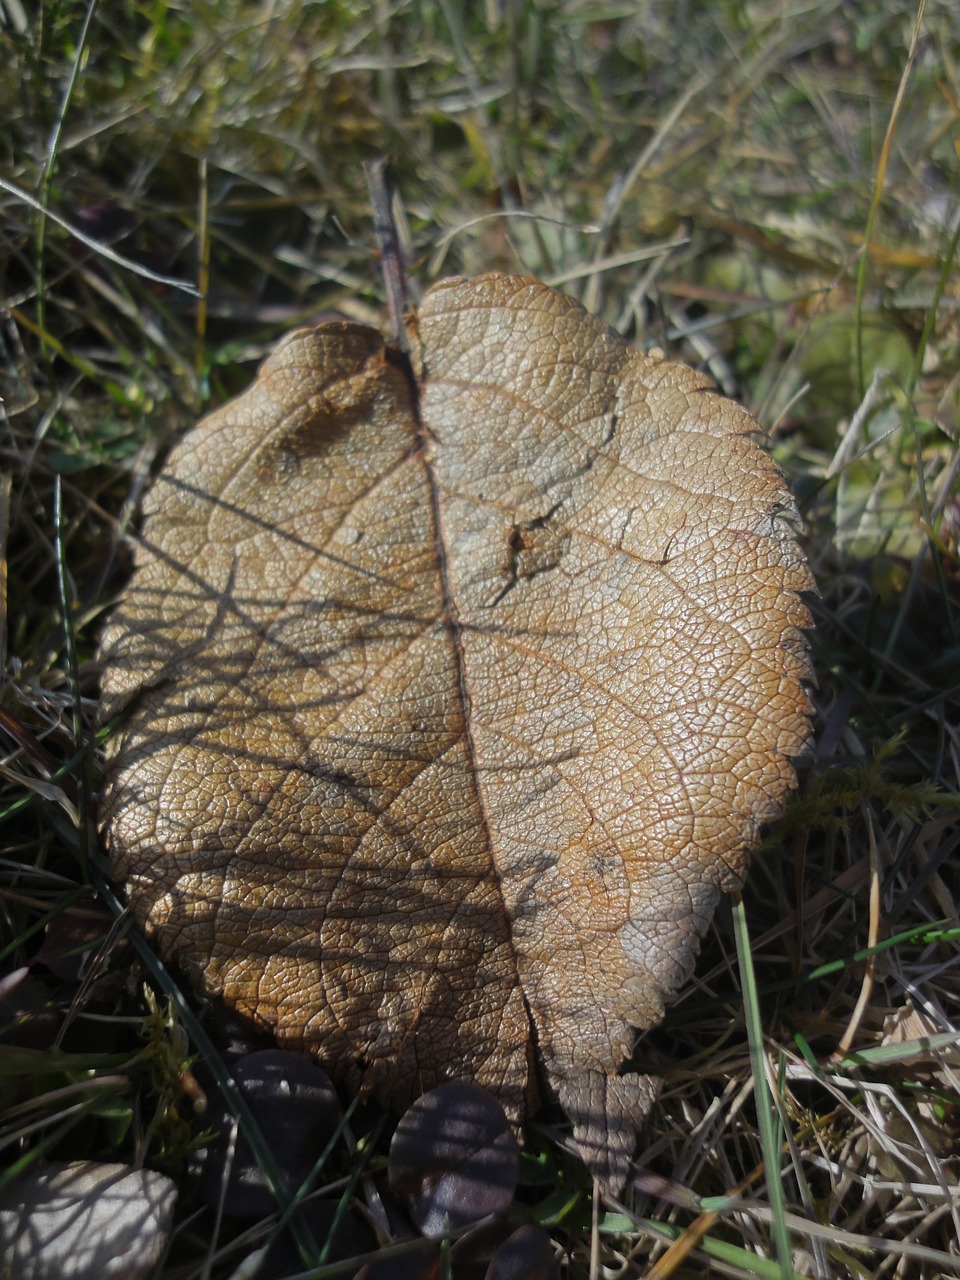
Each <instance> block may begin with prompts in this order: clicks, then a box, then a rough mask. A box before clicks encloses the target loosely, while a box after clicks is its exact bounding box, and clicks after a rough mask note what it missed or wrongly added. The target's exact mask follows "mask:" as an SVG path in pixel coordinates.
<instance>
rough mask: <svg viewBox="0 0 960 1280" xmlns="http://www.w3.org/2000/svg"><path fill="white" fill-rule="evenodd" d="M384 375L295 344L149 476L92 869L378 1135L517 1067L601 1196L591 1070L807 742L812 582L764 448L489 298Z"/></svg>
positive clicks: (558, 328)
mask: <svg viewBox="0 0 960 1280" xmlns="http://www.w3.org/2000/svg"><path fill="white" fill-rule="evenodd" d="M409 336H410V342H411V347H412V357H411V363H412V371H411V369H410V367H409V366H408V364H407V363H406V361H405V359H404V357H403V356H402V355H401V354H400V353H399V351H396V350H394V349H392V348H391V347H390V346H389V345H385V344H384V340H383V339H382V338H381V336H380V335H379V334H377V333H376V332H374V331H373V330H371V329H368V328H364V327H360V326H357V325H353V324H338V323H335V324H325V325H320V326H319V327H317V328H314V329H303V330H299V331H297V332H295V333H292V334H290V335H289V336H288V337H287V338H286V339H285V340H284V341H282V342H281V343H280V345H279V346H278V347H277V349H276V351H275V352H274V354H273V355H272V356H271V357H270V358H269V359H268V360H267V361H266V362H265V364H264V365H263V367H262V369H261V371H260V375H259V377H258V379H257V381H256V383H255V385H254V386H253V387H252V388H251V389H250V390H249V391H248V392H247V393H246V394H245V395H243V396H241V397H240V398H239V399H237V400H235V401H234V402H232V403H230V404H228V405H226V406H225V407H224V408H223V409H221V410H219V411H218V412H217V413H214V414H213V415H211V416H210V417H208V418H207V419H206V420H205V421H203V422H202V423H200V425H199V426H198V427H197V428H196V429H195V430H194V431H193V432H191V433H190V434H189V435H188V436H187V437H186V438H185V440H184V441H183V442H182V444H181V445H180V446H179V447H178V448H177V449H176V450H175V451H174V453H173V454H172V456H171V457H170V459H169V462H168V464H167V466H166V469H165V470H164V471H163V473H162V474H161V476H160V478H159V480H158V482H157V483H156V485H155V486H154V488H153V490H152V492H151V493H150V495H149V498H148V501H147V504H146V521H145V526H144V532H143V540H142V546H141V548H140V551H139V559H138V567H137V571H136V574H135V576H134V579H133V581H132V584H131V586H130V589H129V591H128V593H127V595H126V598H125V600H124V602H123V604H122V605H121V607H120V608H119V610H118V611H117V613H116V614H115V615H114V617H113V618H112V620H111V622H110V625H109V626H108V628H107V630H106V633H105V635H104V638H103V644H102V659H103V667H104V674H103V708H104V716H105V717H106V718H108V719H109V718H112V717H114V716H116V715H118V713H120V712H121V711H123V712H125V716H124V717H123V723H122V727H121V729H120V730H119V732H117V733H116V734H115V735H114V736H113V738H112V740H111V742H110V744H109V748H108V758H107V781H106V788H105V795H104V802H103V809H102V822H103V828H104V830H105V834H106V840H107V843H108V846H109V849H110V851H111V854H112V856H113V859H114V862H115V866H116V868H117V871H118V873H119V875H120V876H122V877H123V878H124V879H125V880H126V882H127V886H128V893H129V898H130V901H131V903H132V906H133V909H134V911H135V913H136V916H137V918H138V919H139V921H140V922H141V923H142V924H143V925H144V926H145V927H146V929H147V930H148V932H149V933H150V934H151V935H153V936H154V937H155V938H156V940H157V942H158V944H159V946H160V948H161V949H162V951H163V952H164V953H165V954H166V955H167V956H173V957H176V958H177V959H178V960H179V962H180V963H181V965H183V966H185V967H186V969H187V970H188V971H189V972H190V973H191V974H192V976H193V977H194V978H195V980H196V981H197V982H198V983H199V985H200V986H201V987H202V988H203V990H205V991H207V992H210V993H219V994H222V995H223V996H224V997H225V999H226V1000H227V1002H228V1003H229V1004H231V1005H233V1006H235V1007H236V1008H237V1009H239V1010H240V1011H241V1012H242V1013H244V1014H247V1015H249V1016H251V1017H252V1018H254V1019H255V1020H256V1021H258V1022H259V1023H260V1024H262V1025H264V1026H266V1027H267V1028H269V1029H271V1030H273V1031H274V1032H275V1033H276V1035H277V1037H278V1039H279V1041H280V1042H281V1044H283V1045H284V1046H286V1047H291V1048H307V1049H309V1050H312V1051H314V1052H316V1053H317V1054H318V1055H319V1057H320V1059H321V1061H322V1062H323V1063H324V1065H325V1066H326V1067H327V1068H328V1070H330V1071H331V1072H333V1073H334V1074H335V1075H337V1076H339V1077H340V1078H342V1079H343V1078H345V1079H346V1080H347V1081H348V1082H349V1083H350V1084H351V1085H352V1086H355V1087H356V1086H362V1087H364V1088H365V1089H367V1090H370V1091H373V1092H374V1093H376V1094H377V1095H379V1096H380V1097H381V1098H382V1099H383V1100H384V1101H386V1102H389V1103H392V1104H394V1105H396V1106H397V1107H398V1108H399V1107H403V1106H405V1105H407V1104H408V1103H409V1101H410V1100H411V1099H412V1098H413V1097H414V1096H416V1095H417V1094H418V1093H420V1092H422V1091H423V1090H425V1089H428V1088H430V1087H432V1086H433V1085H435V1084H437V1083H439V1082H441V1081H443V1080H447V1079H459V1080H465V1081H475V1082H477V1083H479V1084H481V1085H483V1086H485V1087H487V1088H489V1089H491V1090H492V1091H494V1092H495V1093H496V1094H497V1095H498V1096H499V1098H500V1099H501V1101H502V1102H503V1104H504V1105H505V1107H506V1109H507V1111H508V1113H509V1114H511V1115H512V1116H513V1117H515V1118H517V1117H519V1116H520V1115H521V1113H522V1112H523V1109H524V1107H525V1105H528V1104H530V1103H531V1102H532V1101H533V1100H534V1098H535V1097H536V1093H537V1089H536V1080H537V1069H536V1066H535V1063H536V1061H537V1060H538V1059H539V1062H540V1064H541V1066H542V1072H543V1078H544V1079H545V1081H546V1084H547V1087H548V1088H549V1090H550V1091H551V1092H552V1093H553V1094H554V1095H555V1096H556V1097H557V1098H558V1099H559V1101H560V1103H561V1104H562V1106H563V1107H564V1108H565V1110H566V1112H567V1114H568V1115H569V1116H570V1118H571V1120H572V1121H573V1124H574V1132H575V1135H576V1137H577V1139H578V1141H579V1143H580V1145H581V1148H582V1149H583V1151H584V1154H585V1156H586V1158H587V1160H588V1161H589V1162H590V1164H591V1166H592V1168H593V1169H594V1171H595V1172H597V1173H598V1174H599V1175H600V1176H601V1177H603V1178H605V1179H606V1180H607V1181H608V1182H609V1183H610V1184H611V1185H613V1186H616V1185H618V1184H619V1183H620V1182H621V1181H622V1179H623V1177H624V1176H625V1173H626V1169H627V1162H628V1159H629V1155H630V1153H631V1151H632V1147H633V1144H634V1141H635V1137H636V1131H637V1126H638V1124H639V1122H640V1120H641V1118H642V1116H643V1115H644V1113H645V1112H646V1111H647V1110H648V1109H649V1106H650V1104H651V1102H652V1099H653V1097H654V1096H655V1090H656V1086H655V1083H654V1082H653V1081H651V1080H650V1079H649V1078H646V1077H642V1076H637V1075H631V1074H625V1075H619V1074H618V1069H619V1068H620V1067H621V1064H622V1063H623V1061H624V1059H625V1058H626V1057H627V1056H628V1055H629V1053H630V1051H631V1047H632V1044H633V1040H634V1032H633V1028H635V1027H640V1028H643V1027H649V1026H651V1025H652V1024H654V1023H656V1022H657V1021H658V1020H659V1018H660V1017H661V1016H662V1012H663V1003H664V1000H665V999H667V998H669V996H670V995H671V994H673V993H674V992H675V991H676V990H677V988H678V987H679V985H680V984H681V983H682V982H683V981H684V979H685V977H686V976H687V974H688V972H689V970H690V968H691V966H692V963H693V960H694V957H695V954H696V949H697V945H698V939H699V936H700V935H701V934H702V932H703V930H704V929H705V928H706V926H707V923H708V921H709V919H710V917H711V914H712V912H713V910H714V907H715V905H716V903H717V900H718V898H719V895H720V894H721V892H723V891H725V890H729V889H732V888H734V887H736V886H739V884H740V883H741V881H742V878H743V875H744V871H745V864H746V855H747V852H748V851H749V849H750V848H751V847H752V846H753V845H755V843H756V841H757V837H758V833H759V830H760V827H761V825H762V824H764V823H766V822H768V821H770V820H771V819H774V818H776V817H777V816H778V815H779V814H780V812H781V808H782V803H783V798H784V795H785V793H786V792H787V791H788V790H789V789H790V788H791V787H792V786H793V785H794V782H795V777H794V771H793V767H792V764H791V758H793V757H795V756H797V755H799V754H801V753H802V752H803V750H804V748H805V746H806V744H807V741H808V736H809V731H808V713H809V706H808V701H807V698H806V696H805V693H804V690H803V681H804V680H805V679H806V678H807V677H808V675H809V669H808V658H807V650H806V645H805V641H804V636H803V628H805V627H807V626H808V625H809V622H810V619H809V614H808V611H807V608H806V606H805V605H804V603H803V601H802V599H801V597H800V595H799V594H798V593H800V592H803V591H805V590H808V589H810V588H812V586H813V583H812V579H811V576H810V573H809V570H808V568H807V566H806V563H805V561H804V559H803V556H802V554H801V552H800V550H799V548H798V546H797V543H796V540H795V536H794V532H793V529H792V526H791V517H792V516H793V514H794V508H793V504H792V501H791V499H790V497H789V495H788V493H787V491H786V489H785V486H784V483H783V479H782V477H781V475H780V473H779V471H778V469H777V467H776V465H775V463H774V462H773V461H772V460H771V459H770V458H769V457H767V455H766V454H765V453H764V452H763V451H762V450H761V448H760V447H759V446H758V444H757V443H756V442H755V439H754V433H755V431H756V430H757V427H756V424H755V423H754V422H753V420H752V419H751V418H750V417H749V415H748V414H747V413H746V412H745V411H744V410H742V409H740V408H739V407H737V406H736V405H734V404H732V403H730V402H728V401H726V400H723V399H722V398H721V397H719V396H717V395H716V394H715V393H714V392H713V391H712V390H711V387H710V384H709V382H708V381H707V380H706V379H705V378H704V377H702V376H701V375H699V374H697V373H695V372H693V371H692V370H690V369H687V368H685V367H682V366H679V365H676V364H671V363H667V362H665V361H662V360H658V359H656V358H650V357H647V356H644V355H642V354H640V353H639V352H637V351H635V350H633V349H632V348H630V347H629V346H628V345H627V344H626V343H624V342H623V341H622V339H621V338H620V337H619V336H618V335H616V334H615V333H613V332H611V331H610V330H608V329H607V328H606V327H605V326H604V325H603V324H601V323H600V322H599V321H597V320H595V319H594V318H592V317H590V316H589V315H587V314H586V313H585V312H584V311H583V309H582V308H581V307H579V306H578V305H577V304H576V303H575V302H572V301H571V300H569V299H567V298H565V297H563V296H562V295H560V294H558V293H556V292H554V291H552V290H550V289H548V288H547V287H545V286H543V285H540V284H538V283H537V282H535V281H532V280H526V279H521V278H515V277H509V276H502V275H487V276H482V277H479V278H477V279H474V280H451V281H447V282H444V283H441V284H439V285H437V286H435V287H434V288H432V289H431V290H430V291H429V292H428V293H427V294H426V295H425V297H424V299H423V303H422V305H421V307H420V310H419V314H418V315H417V316H416V317H412V318H411V319H410V322H409Z"/></svg>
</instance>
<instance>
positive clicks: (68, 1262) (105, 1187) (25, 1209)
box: [0, 1160, 177, 1280]
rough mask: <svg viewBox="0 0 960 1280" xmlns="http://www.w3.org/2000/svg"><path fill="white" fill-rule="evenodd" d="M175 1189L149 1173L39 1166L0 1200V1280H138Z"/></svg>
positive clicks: (167, 1219)
mask: <svg viewBox="0 0 960 1280" xmlns="http://www.w3.org/2000/svg"><path fill="white" fill-rule="evenodd" d="M176 1199H177V1189H176V1186H175V1185H174V1183H173V1182H172V1181H171V1179H170V1178H167V1177H165V1176H164V1175H163V1174H162V1173H155V1172H153V1170H151V1169H135V1168H133V1167H132V1166H131V1165H125V1164H98V1163H96V1162H95V1161H92V1160H78V1161H76V1162H74V1163H72V1164H47V1165H43V1166H41V1167H38V1168H37V1169H35V1170H31V1171H30V1172H29V1173H26V1174H24V1175H23V1177H21V1178H17V1179H16V1180H15V1181H14V1182H12V1183H11V1184H10V1185H9V1186H7V1187H5V1188H4V1189H3V1191H2V1192H0V1280H146V1277H148V1276H150V1275H152V1273H153V1271H154V1269H155V1267H156V1265H157V1263H158V1262H159V1260H160V1258H161V1257H162V1255H163V1252H164V1250H165V1249H166V1247H167V1242H168V1241H169V1239H170V1234H171V1232H172V1230H173V1209H174V1205H175V1203H176Z"/></svg>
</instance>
